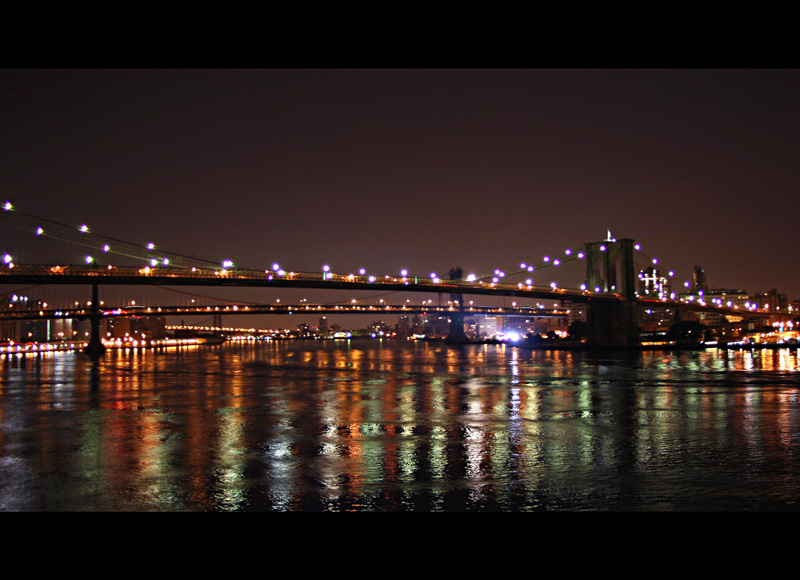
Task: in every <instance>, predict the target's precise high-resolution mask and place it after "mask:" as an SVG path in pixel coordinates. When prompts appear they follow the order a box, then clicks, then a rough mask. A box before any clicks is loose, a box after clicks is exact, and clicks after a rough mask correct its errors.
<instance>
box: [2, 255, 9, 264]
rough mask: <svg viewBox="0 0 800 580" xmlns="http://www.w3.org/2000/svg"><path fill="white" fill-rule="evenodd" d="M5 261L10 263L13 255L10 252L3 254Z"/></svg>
mask: <svg viewBox="0 0 800 580" xmlns="http://www.w3.org/2000/svg"><path fill="white" fill-rule="evenodd" d="M3 261H4V262H5V263H6V264H8V263H10V262H11V256H10V255H9V254H6V255H5V256H3Z"/></svg>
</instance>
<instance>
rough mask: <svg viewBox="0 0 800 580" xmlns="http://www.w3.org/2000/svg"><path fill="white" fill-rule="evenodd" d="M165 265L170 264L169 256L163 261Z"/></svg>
mask: <svg viewBox="0 0 800 580" xmlns="http://www.w3.org/2000/svg"><path fill="white" fill-rule="evenodd" d="M162 263H163V264H164V265H165V266H167V265H169V258H164V260H163V262H162Z"/></svg>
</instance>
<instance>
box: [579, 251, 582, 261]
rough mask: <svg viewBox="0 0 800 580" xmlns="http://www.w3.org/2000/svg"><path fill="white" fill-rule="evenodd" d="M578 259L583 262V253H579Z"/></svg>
mask: <svg viewBox="0 0 800 580" xmlns="http://www.w3.org/2000/svg"><path fill="white" fill-rule="evenodd" d="M578 258H580V259H581V260H583V252H578Z"/></svg>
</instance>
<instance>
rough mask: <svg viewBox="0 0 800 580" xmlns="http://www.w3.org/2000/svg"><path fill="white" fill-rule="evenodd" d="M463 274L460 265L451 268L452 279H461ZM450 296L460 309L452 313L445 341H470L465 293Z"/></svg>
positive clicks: (456, 342) (461, 342)
mask: <svg viewBox="0 0 800 580" xmlns="http://www.w3.org/2000/svg"><path fill="white" fill-rule="evenodd" d="M463 275H464V272H463V270H462V269H461V268H460V267H458V268H451V269H450V280H461V278H462V277H463ZM450 298H451V299H452V300H453V302H458V310H456V311H455V312H452V313H451V314H450V333H449V334H448V335H447V338H445V340H444V341H445V342H446V343H447V344H463V343H465V342H469V338H467V335H466V333H465V332H464V295H463V294H461V293H460V292H459V293H458V294H451V295H450Z"/></svg>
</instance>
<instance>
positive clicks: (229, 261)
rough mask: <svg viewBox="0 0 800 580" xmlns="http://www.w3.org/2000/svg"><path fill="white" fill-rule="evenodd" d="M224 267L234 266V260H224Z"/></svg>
mask: <svg viewBox="0 0 800 580" xmlns="http://www.w3.org/2000/svg"><path fill="white" fill-rule="evenodd" d="M222 267H223V268H233V260H224V261H223V262H222Z"/></svg>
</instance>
